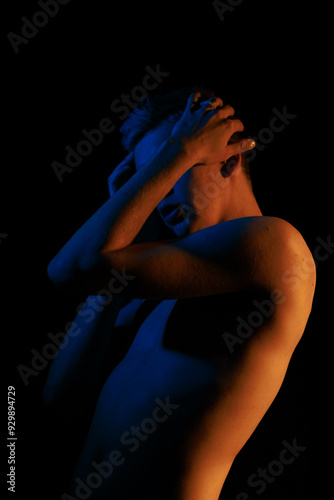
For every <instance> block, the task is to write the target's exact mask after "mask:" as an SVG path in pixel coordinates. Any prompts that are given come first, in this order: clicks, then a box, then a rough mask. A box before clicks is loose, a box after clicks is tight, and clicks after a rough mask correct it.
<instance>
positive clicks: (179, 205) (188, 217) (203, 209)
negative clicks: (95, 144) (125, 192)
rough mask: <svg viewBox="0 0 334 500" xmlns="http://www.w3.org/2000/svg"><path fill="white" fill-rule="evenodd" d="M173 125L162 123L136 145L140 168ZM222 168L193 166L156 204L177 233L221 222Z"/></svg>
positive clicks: (138, 167) (164, 138)
mask: <svg viewBox="0 0 334 500" xmlns="http://www.w3.org/2000/svg"><path fill="white" fill-rule="evenodd" d="M173 127H174V123H163V124H162V125H160V126H159V127H158V128H157V129H156V130H153V131H150V132H148V133H147V134H146V135H145V136H144V138H143V139H142V140H141V141H140V142H139V143H138V144H137V146H136V148H135V163H136V168H137V170H140V169H141V168H143V167H144V166H145V164H147V163H148V162H149V161H150V160H151V159H152V158H153V156H154V155H155V154H156V152H157V151H158V149H159V147H160V146H161V144H162V143H163V142H164V141H165V140H166V139H167V138H168V137H169V136H170V134H171V131H172V129H173ZM220 168H221V164H220V163H218V164H214V165H197V166H194V167H192V168H190V169H189V170H188V171H187V172H186V173H185V174H183V175H182V176H181V177H180V179H179V180H178V181H177V183H176V184H175V185H174V187H173V189H171V191H170V192H169V193H168V194H167V195H166V196H165V198H164V199H163V200H162V201H161V202H160V203H159V205H158V206H157V209H158V212H159V214H160V216H161V218H162V220H163V222H164V224H165V225H166V226H167V227H168V228H169V229H171V230H172V231H173V232H174V233H175V234H176V236H178V237H182V236H185V235H187V234H191V233H194V232H196V231H199V230H200V229H204V228H205V227H209V226H212V225H214V224H218V223H219V222H222V211H223V210H222V201H223V199H224V190H223V189H224V184H223V178H222V176H221V174H220Z"/></svg>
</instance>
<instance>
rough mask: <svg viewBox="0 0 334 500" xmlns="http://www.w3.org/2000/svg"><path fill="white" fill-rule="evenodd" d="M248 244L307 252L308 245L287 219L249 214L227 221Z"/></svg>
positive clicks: (279, 249)
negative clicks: (248, 215)
mask: <svg viewBox="0 0 334 500" xmlns="http://www.w3.org/2000/svg"><path fill="white" fill-rule="evenodd" d="M228 222H229V223H231V226H234V229H235V230H239V231H240V234H241V235H242V237H243V238H244V241H247V242H248V243H249V244H251V243H252V244H255V245H257V244H259V245H261V246H262V247H263V246H265V247H266V249H268V250H269V249H271V250H273V247H275V248H276V250H277V251H282V252H283V251H284V250H286V246H287V245H288V246H290V247H293V249H294V250H295V251H297V252H298V253H300V252H304V251H305V252H308V246H307V244H306V242H305V240H304V238H303V236H302V234H301V233H300V232H299V231H298V229H297V228H296V227H294V226H293V225H292V224H290V223H289V222H288V221H286V220H284V219H281V218H279V217H274V216H267V215H261V216H250V217H242V218H239V219H233V220H231V221H228Z"/></svg>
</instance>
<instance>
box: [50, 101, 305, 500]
mask: <svg viewBox="0 0 334 500" xmlns="http://www.w3.org/2000/svg"><path fill="white" fill-rule="evenodd" d="M198 98H199V95H198V94H195V95H193V96H191V98H190V99H189V102H188V106H187V109H186V111H185V113H184V115H183V117H182V118H181V119H180V120H179V121H178V122H177V123H176V124H175V126H174V127H170V126H169V127H166V126H163V125H162V126H161V127H159V128H158V129H157V130H155V131H153V132H151V133H149V134H147V136H145V137H144V138H143V139H142V141H141V142H140V143H139V144H138V145H137V147H136V150H135V153H134V157H133V156H131V155H130V157H128V158H127V160H126V162H125V163H124V164H123V165H121V166H120V169H119V173H122V171H123V174H124V173H125V171H126V169H127V168H130V167H129V165H130V163H131V161H133V159H135V164H136V168H137V171H136V173H135V174H134V175H131V177H130V179H128V180H127V181H126V182H125V184H124V186H123V187H122V188H120V189H119V190H118V191H117V192H115V193H114V194H113V196H112V197H111V199H110V200H109V201H108V202H106V203H105V204H104V205H103V206H102V207H101V209H100V210H99V211H98V212H97V213H96V214H95V215H93V217H92V218H91V219H89V221H87V223H86V224H85V225H84V226H83V227H82V228H81V229H79V231H78V232H77V233H76V234H75V235H74V236H73V238H71V240H70V241H69V242H68V243H67V244H66V245H65V247H64V248H63V249H62V250H61V252H60V253H59V254H58V255H57V256H56V257H55V259H54V260H53V261H52V262H51V264H50V266H49V270H48V271H49V275H50V277H51V279H53V281H54V282H55V283H56V284H57V285H58V286H60V287H62V288H63V289H64V290H68V291H69V292H72V293H73V292H74V293H78V294H82V292H83V293H84V294H86V296H87V295H90V300H91V301H94V300H95V308H96V309H95V310H96V314H95V315H94V319H93V320H92V321H91V322H90V324H89V327H87V323H86V324H84V323H85V321H84V316H83V315H82V316H81V317H80V313H79V317H78V320H76V321H78V323H77V326H78V325H79V327H80V325H81V330H82V333H81V334H80V335H77V336H75V337H73V338H72V339H71V342H70V344H69V347H68V348H66V349H64V350H63V351H62V353H61V355H60V356H57V358H56V359H55V361H54V364H53V366H52V369H51V371H50V375H49V379H48V382H47V386H46V391H45V394H46V400H49V402H51V403H52V402H53V400H54V401H56V402H57V401H58V400H61V399H66V397H67V398H68V399H71V398H72V396H73V398H72V400H74V398H76V399H75V401H77V403H75V404H78V405H80V404H82V401H83V399H84V398H86V399H87V400H89V399H91V398H94V397H95V395H96V391H98V390H100V389H99V387H100V386H99V380H100V376H101V372H102V371H103V370H105V369H107V373H110V371H111V370H112V371H111V373H110V374H109V375H108V376H107V377H106V380H105V384H104V386H103V388H102V391H101V393H100V396H99V399H98V403H97V406H96V411H95V415H94V419H93V422H92V425H91V428H90V430H89V432H88V436H87V440H86V443H85V445H84V448H83V450H82V453H81V455H80V457H79V459H78V463H77V466H76V470H75V472H74V475H73V491H72V495H73V494H75V491H76V488H77V487H78V486H77V485H78V482H77V481H76V478H80V479H81V480H82V481H83V482H85V481H86V479H87V477H88V476H89V474H91V473H92V472H95V473H96V471H97V469H96V466H97V465H96V464H101V463H106V462H108V461H109V462H110V461H114V463H113V471H112V473H110V474H109V476H108V477H104V478H103V481H102V483H101V484H100V485H99V487H96V488H94V487H91V490H92V492H91V496H90V498H96V499H98V498H111V497H112V498H115V499H119V500H120V499H123V500H125V499H126V500H130V499H132V498H135V495H136V496H139V498H141V497H143V498H145V499H148V500H151V499H152V500H153V499H154V500H165V499H166V500H167V499H171V498H173V500H217V499H218V497H219V494H220V492H221V489H222V487H223V484H224V480H225V478H226V475H227V474H228V471H229V470H230V468H231V466H232V463H233V460H234V459H235V457H236V455H237V454H238V453H239V451H240V450H241V449H242V447H243V446H244V444H245V443H246V442H247V440H248V439H249V437H250V436H251V435H252V433H253V431H254V429H255V428H256V426H257V425H258V424H259V422H260V421H261V419H262V417H263V415H264V414H265V413H266V411H267V409H268V407H269V406H270V404H271V403H272V401H273V399H274V398H275V396H276V394H277V392H278V390H279V388H280V386H281V384H282V382H283V379H284V376H285V373H286V370H287V366H288V363H289V361H290V359H291V356H292V354H293V351H294V349H295V347H296V345H297V343H298V342H299V340H300V338H301V336H302V334H303V331H304V329H305V326H306V323H307V319H308V316H309V314H310V311H311V305H312V299H313V294H314V286H315V267H314V263H313V259H312V256H311V253H310V252H309V250H308V248H307V246H306V244H305V242H304V240H303V238H302V236H301V235H300V234H299V233H298V231H297V230H296V229H295V228H293V227H292V226H291V225H290V224H288V223H287V222H285V221H283V220H281V219H277V218H274V217H266V216H262V214H261V211H260V209H259V207H258V204H257V202H256V200H255V198H254V195H253V193H252V190H251V188H250V186H249V184H248V181H247V179H246V178H245V176H244V174H243V173H242V172H241V156H240V153H242V152H243V151H245V150H247V148H249V145H248V144H247V143H246V142H245V141H241V142H237V143H235V144H229V140H230V138H231V136H232V135H233V134H234V133H235V132H236V131H241V130H242V129H243V125H242V123H241V122H240V121H239V120H230V119H229V118H230V117H232V116H233V113H234V110H233V109H232V108H231V107H229V106H224V105H223V103H222V101H221V100H220V99H219V98H216V105H218V108H217V110H213V111H210V110H208V109H205V108H203V107H201V108H200V109H198V110H196V111H194V108H193V103H194V102H196V100H197V99H198ZM122 169H123V170H122ZM221 172H223V174H224V175H223V176H222V175H221ZM217 175H218V176H219V179H220V180H219V182H220V183H221V184H219V189H221V193H222V194H219V196H211V197H207V204H205V203H204V204H203V203H202V206H201V207H200V206H199V205H198V199H199V197H198V192H205V190H206V188H207V186H208V184H209V183H210V182H211V183H212V180H213V179H214V178H215V179H217V178H218V177H217ZM206 192H207V191H206ZM178 207H181V208H180V210H179V211H178ZM155 208H157V210H158V212H159V213H160V216H161V218H162V220H163V221H164V223H165V224H166V225H167V226H168V227H169V229H171V230H172V231H173V233H174V234H175V238H173V239H172V240H168V241H150V240H148V241H147V239H146V240H145V238H144V242H138V241H140V239H139V240H138V238H140V234H142V232H143V227H144V225H145V224H151V223H152V227H153V222H154V221H153V217H154V216H153V215H152V212H153V211H154V210H155ZM186 215H187V219H185V217H186ZM144 229H145V227H144ZM305 261H307V263H308V269H309V273H308V276H307V278H305V280H304V281H303V282H301V283H300V285H299V287H298V288H294V289H292V288H291V287H289V285H287V284H286V283H284V280H282V277H283V274H284V272H285V271H287V270H288V269H290V268H291V267H292V266H293V265H296V264H297V265H298V264H301V263H302V262H305ZM124 268H125V270H126V274H127V275H129V276H132V277H133V276H135V278H134V279H130V280H129V284H128V285H127V286H124V287H123V289H122V291H120V292H119V294H118V298H117V300H115V301H113V302H112V303H111V304H110V305H108V307H104V308H102V309H101V298H99V297H96V295H97V294H98V292H99V290H101V289H103V288H104V289H105V288H107V287H108V283H109V282H110V271H111V270H117V272H118V273H121V272H122V269H123V270H124ZM274 291H275V292H274ZM273 297H280V300H277V301H276V302H275V301H274V300H273ZM124 299H130V300H128V301H127V303H126V304H125V303H124V302H123V300H124ZM254 300H257V301H258V302H261V301H264V300H266V301H268V300H271V301H272V303H273V302H274V306H273V308H272V311H271V313H270V315H269V316H267V317H265V316H263V320H262V321H261V324H259V325H258V326H257V327H256V328H254V329H253V332H252V334H251V335H250V336H248V337H247V338H245V339H243V340H244V341H243V342H241V343H240V345H238V346H236V347H235V348H233V349H232V350H231V348H229V346H228V343H227V342H226V340H224V337H223V336H222V334H223V333H224V332H226V331H229V332H232V333H235V330H236V318H237V317H240V316H241V317H242V318H247V317H248V316H249V314H250V313H251V312H252V311H254ZM91 304H92V302H91ZM99 307H100V310H99V311H98V308H99ZM144 308H146V310H145V311H144V312H143V309H144ZM83 311H84V309H83ZM140 312H142V316H141V320H140V321H139V327H138V328H137V332H136V334H135V338H134V340H133V341H132V343H131V342H130V343H131V347H130V348H129V349H128V351H127V352H126V354H125V353H123V355H124V354H125V356H124V357H123V359H121V360H120V362H119V363H118V364H117V366H116V367H114V366H111V367H110V360H109V358H108V349H107V347H108V345H109V344H110V342H111V340H110V339H111V332H113V335H117V334H119V333H118V332H122V335H125V332H126V331H127V329H129V328H130V327H131V324H137V325H138V320H137V323H136V318H138V315H139V314H140ZM80 322H81V323H80ZM217 325H219V328H217ZM69 333H71V332H69ZM96 345H97V346H98V347H96ZM108 367H109V370H108ZM113 368H114V369H113ZM73 373H74V374H75V375H74V376H73ZM64 386H65V387H66V389H65V390H64ZM161 402H163V403H165V404H163V403H161ZM166 402H167V403H166ZM168 402H169V403H170V406H169V403H168ZM166 405H167V406H166ZM131 439H132V441H131ZM113 450H117V451H118V454H117V453H116V454H114V455H112V456H111V455H110V454H111V452H112V451H113ZM94 464H95V466H94ZM94 467H95V468H94ZM105 467H107V466H105ZM101 470H102V469H101ZM101 470H100V475H101V476H102V472H101ZM106 470H107V469H105V471H106ZM109 472H110V470H109ZM105 475H107V473H106V472H105Z"/></svg>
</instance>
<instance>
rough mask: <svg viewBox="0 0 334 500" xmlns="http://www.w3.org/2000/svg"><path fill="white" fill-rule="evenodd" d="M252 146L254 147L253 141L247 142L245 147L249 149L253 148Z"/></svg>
mask: <svg viewBox="0 0 334 500" xmlns="http://www.w3.org/2000/svg"><path fill="white" fill-rule="evenodd" d="M254 146H255V141H253V139H252V140H251V141H248V142H247V147H248V148H249V149H251V148H254Z"/></svg>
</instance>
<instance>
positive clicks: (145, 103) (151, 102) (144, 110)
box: [120, 86, 250, 182]
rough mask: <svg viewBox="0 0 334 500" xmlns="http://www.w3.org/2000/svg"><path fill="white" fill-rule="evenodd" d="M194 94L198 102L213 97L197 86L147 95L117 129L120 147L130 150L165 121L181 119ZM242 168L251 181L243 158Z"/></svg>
mask: <svg viewBox="0 0 334 500" xmlns="http://www.w3.org/2000/svg"><path fill="white" fill-rule="evenodd" d="M193 92H201V97H200V99H199V101H198V102H199V103H200V102H202V101H206V100H208V99H210V97H214V96H215V92H214V91H213V90H210V89H207V88H203V87H197V86H196V87H185V88H181V89H177V90H173V91H171V92H169V93H165V94H156V95H154V96H150V95H148V94H147V95H146V96H145V97H144V98H143V99H142V101H140V102H139V104H138V106H137V107H136V108H135V109H134V110H133V111H132V112H131V113H130V115H129V116H128V118H127V119H126V120H125V122H124V123H123V125H122V127H121V129H120V132H121V134H122V136H123V137H122V146H123V148H124V149H125V150H126V151H128V152H131V151H133V150H134V149H135V147H136V145H137V144H138V143H139V142H140V141H141V140H142V139H143V137H144V136H145V135H146V134H147V133H148V132H150V131H151V130H154V129H156V128H157V127H158V126H159V125H161V124H162V123H164V122H168V121H169V120H175V118H181V116H182V114H183V112H184V110H185V107H186V105H187V101H188V98H189V96H190V95H191V94H192V93H193ZM239 138H240V137H239V134H234V135H233V136H232V139H234V140H237V139H239ZM242 167H243V171H244V173H245V174H246V176H247V179H248V180H249V182H250V175H249V166H248V161H247V158H246V157H245V156H244V155H242Z"/></svg>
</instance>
